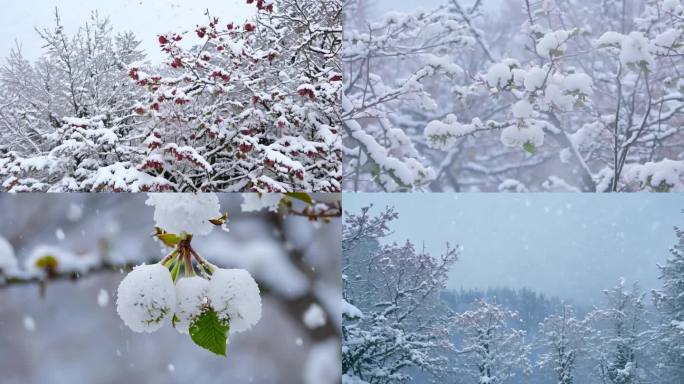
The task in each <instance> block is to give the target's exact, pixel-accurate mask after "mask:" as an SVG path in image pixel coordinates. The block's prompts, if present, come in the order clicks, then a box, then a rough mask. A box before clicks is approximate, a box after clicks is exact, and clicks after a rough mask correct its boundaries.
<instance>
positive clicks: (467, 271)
mask: <svg viewBox="0 0 684 384" xmlns="http://www.w3.org/2000/svg"><path fill="white" fill-rule="evenodd" d="M370 203H373V204H374V205H375V208H374V211H375V212H377V211H378V210H379V208H380V207H384V206H386V205H394V206H395V207H396V208H397V211H398V212H399V214H400V218H399V220H398V221H396V222H395V223H394V225H392V229H393V230H394V234H393V235H392V236H391V240H396V241H401V242H403V240H405V239H410V240H412V241H413V242H415V243H416V244H417V245H418V246H419V247H420V246H421V244H423V242H424V243H425V247H426V248H427V249H428V250H429V251H431V252H433V253H439V252H441V251H443V250H444V244H445V242H447V241H448V242H450V243H451V244H460V245H461V246H463V252H462V254H461V258H460V260H459V261H458V262H457V263H456V265H455V267H454V268H453V269H452V271H451V273H450V279H449V286H450V287H452V288H460V287H480V288H486V287H494V286H510V287H530V288H533V289H537V290H540V291H544V292H546V293H549V294H552V295H556V296H559V297H562V298H571V299H576V300H579V301H582V302H588V301H587V300H586V299H588V298H590V299H592V300H590V301H589V302H595V299H600V298H601V293H600V292H601V290H603V289H605V288H609V287H612V286H614V285H616V284H617V282H618V279H619V278H620V277H625V278H626V279H627V281H628V282H629V283H631V282H632V281H634V280H639V281H640V282H641V283H642V287H643V288H645V289H650V288H654V287H657V286H658V285H659V281H658V280H657V276H658V270H657V267H656V263H663V262H664V261H665V260H666V259H667V257H668V256H669V253H668V249H669V248H670V247H671V246H672V245H674V243H675V235H674V232H673V231H672V227H673V226H674V225H679V226H684V214H682V213H680V212H681V209H682V208H684V200H683V199H682V197H681V195H679V194H559V193H545V194H519V195H511V194H482V193H478V194H458V195H456V194H438V193H432V194H416V193H414V194H391V195H388V194H351V193H349V194H345V197H344V205H345V210H348V211H352V212H358V209H359V208H360V207H362V206H365V205H368V204H370Z"/></svg>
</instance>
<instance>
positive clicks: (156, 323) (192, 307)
mask: <svg viewBox="0 0 684 384" xmlns="http://www.w3.org/2000/svg"><path fill="white" fill-rule="evenodd" d="M278 197H279V198H280V195H278ZM146 204H148V205H151V206H154V207H155V210H154V220H155V223H156V225H157V226H158V227H159V228H162V229H164V230H165V231H169V232H172V233H177V234H183V233H185V234H192V235H195V236H198V235H200V236H202V235H208V234H209V233H210V232H211V230H212V229H213V227H214V224H212V223H211V222H210V221H209V220H211V219H213V218H218V217H219V216H220V204H219V201H218V196H217V195H216V194H213V193H210V194H197V195H195V194H150V195H149V199H148V200H147V202H146ZM182 247H187V245H178V248H176V249H175V250H174V252H173V253H172V254H171V255H175V257H177V258H178V259H177V260H175V263H182V262H183V260H182V258H183V257H188V255H189V254H190V252H194V251H192V250H191V249H186V248H182ZM181 255H185V256H181ZM196 256H197V255H196ZM197 257H198V260H197V261H198V262H200V260H201V258H200V257H199V256H197ZM170 259H171V260H164V263H159V264H154V265H140V266H137V267H135V268H134V269H133V271H132V272H131V273H129V274H128V275H127V276H126V277H125V278H124V279H123V280H122V281H121V283H120V285H119V289H118V298H117V303H116V306H117V308H116V309H117V312H118V313H119V316H120V317H121V319H122V320H123V321H124V323H125V324H126V325H127V326H128V327H129V328H131V330H133V331H135V332H154V331H156V330H158V329H160V328H161V327H162V326H163V324H164V322H165V321H171V322H172V323H173V325H174V326H175V328H176V329H177V330H178V331H179V332H181V333H189V331H190V327H191V326H192V324H193V322H194V321H195V320H196V319H198V317H199V316H200V315H202V314H203V313H205V311H209V310H213V311H214V312H215V313H216V315H217V317H218V318H219V320H220V321H222V322H225V323H226V324H229V325H230V330H231V331H233V332H242V331H245V330H248V329H250V328H251V327H252V326H254V324H256V323H257V322H258V321H259V319H260V318H261V296H260V294H259V287H258V286H257V283H256V281H254V278H252V275H250V274H249V272H247V271H246V270H244V269H220V268H216V267H214V266H213V265H211V264H209V265H210V268H209V269H210V270H211V276H208V277H206V278H205V277H204V276H207V275H204V276H195V274H194V271H192V272H190V271H188V270H186V277H183V278H178V274H177V273H174V274H173V275H172V273H171V271H170V270H169V267H170V266H171V265H172V264H173V263H174V260H173V258H170ZM167 261H168V262H167ZM201 262H202V263H205V261H201ZM186 268H188V264H186ZM177 271H178V269H176V271H175V272H177Z"/></svg>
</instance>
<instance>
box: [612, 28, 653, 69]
mask: <svg viewBox="0 0 684 384" xmlns="http://www.w3.org/2000/svg"><path fill="white" fill-rule="evenodd" d="M651 49H652V46H651V43H650V42H649V41H648V39H647V38H646V37H645V36H644V34H643V33H641V32H636V31H635V32H630V33H629V35H627V36H625V37H624V39H623V40H622V49H621V50H620V61H621V62H622V64H623V65H630V64H633V65H636V66H646V67H652V66H653V64H654V63H655V62H654V60H653V56H651V52H650V51H651Z"/></svg>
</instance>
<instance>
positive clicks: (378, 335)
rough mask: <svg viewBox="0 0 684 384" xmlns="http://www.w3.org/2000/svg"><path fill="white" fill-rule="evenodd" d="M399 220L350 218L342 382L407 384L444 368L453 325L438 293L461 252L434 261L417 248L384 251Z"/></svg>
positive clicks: (386, 214) (385, 215) (384, 215)
mask: <svg viewBox="0 0 684 384" xmlns="http://www.w3.org/2000/svg"><path fill="white" fill-rule="evenodd" d="M396 218H397V215H396V213H395V212H394V211H393V210H392V209H390V208H388V209H386V210H384V211H382V212H381V213H379V214H378V215H377V216H371V215H370V214H369V209H368V208H364V209H363V210H362V212H361V213H360V214H358V215H357V214H347V215H346V217H345V224H344V227H343V232H342V249H343V270H342V273H343V306H344V308H343V311H344V312H343V313H344V318H343V324H342V325H343V327H342V336H343V349H342V371H343V373H344V374H345V382H347V381H349V382H354V380H356V381H359V380H363V382H367V383H371V384H373V383H404V382H410V381H411V376H410V374H409V373H408V369H410V368H417V369H421V370H423V371H426V372H428V373H430V374H434V375H437V374H439V373H440V372H443V371H445V369H446V368H447V367H446V366H445V364H446V358H445V357H444V356H443V353H442V352H443V351H445V350H448V349H450V348H451V345H450V343H449V342H448V340H447V335H448V333H447V332H448V323H447V321H448V318H447V316H446V313H445V311H444V308H443V306H442V303H441V301H440V300H439V292H440V291H441V290H442V289H443V288H444V286H445V284H446V280H447V272H448V270H449V267H450V266H451V265H452V264H453V263H454V262H455V260H456V257H457V255H458V250H457V249H454V248H449V247H447V250H446V252H445V253H444V254H442V255H440V256H437V257H435V256H432V255H430V254H428V253H426V252H419V251H417V250H416V249H415V247H414V245H413V244H411V243H410V242H406V243H405V244H403V245H397V244H391V245H381V244H380V243H379V241H381V240H382V238H383V237H385V236H386V235H387V234H388V233H389V223H390V222H391V221H392V220H394V219H396Z"/></svg>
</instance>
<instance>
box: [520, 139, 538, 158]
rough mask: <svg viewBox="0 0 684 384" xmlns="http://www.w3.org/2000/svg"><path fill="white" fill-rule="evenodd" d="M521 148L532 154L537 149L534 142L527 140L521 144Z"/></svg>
mask: <svg viewBox="0 0 684 384" xmlns="http://www.w3.org/2000/svg"><path fill="white" fill-rule="evenodd" d="M523 149H524V150H525V151H527V152H528V153H530V154H532V155H534V152H536V150H537V148H536V147H535V146H534V144H532V143H530V142H529V141H528V142H527V143H525V144H523Z"/></svg>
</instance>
